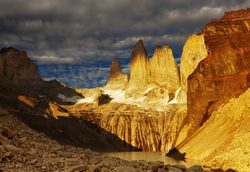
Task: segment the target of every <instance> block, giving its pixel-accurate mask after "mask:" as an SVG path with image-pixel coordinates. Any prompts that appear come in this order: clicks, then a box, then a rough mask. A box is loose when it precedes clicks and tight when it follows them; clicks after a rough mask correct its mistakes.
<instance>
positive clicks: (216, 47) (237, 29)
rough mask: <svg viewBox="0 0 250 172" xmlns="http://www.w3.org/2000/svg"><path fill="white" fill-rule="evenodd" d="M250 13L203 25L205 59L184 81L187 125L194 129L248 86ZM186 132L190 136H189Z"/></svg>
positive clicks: (227, 16) (235, 13)
mask: <svg viewBox="0 0 250 172" xmlns="http://www.w3.org/2000/svg"><path fill="white" fill-rule="evenodd" d="M249 24H250V9H247V10H240V11H236V12H228V13H225V15H224V16H223V17H222V18H221V19H220V20H213V21H211V22H210V23H209V24H208V25H206V27H205V29H204V31H203V33H204V39H205V45H206V47H207V50H208V56H207V58H205V59H204V60H202V61H201V62H200V63H199V65H198V67H197V68H196V69H195V71H194V72H193V73H192V74H191V75H190V76H189V78H188V116H187V121H188V122H189V124H190V126H192V127H193V129H192V130H191V131H192V132H193V131H194V130H195V128H197V127H199V126H200V125H201V124H202V123H204V122H205V121H206V120H207V119H208V118H209V116H210V115H211V113H212V112H213V111H215V110H216V109H217V108H218V106H219V105H221V104H222V103H225V102H227V101H228V100H229V99H230V98H232V97H234V96H237V95H239V94H241V93H242V92H244V91H245V90H246V89H247V88H248V87H249V85H250V80H249V73H250V44H249V42H250V28H249ZM192 132H190V133H192Z"/></svg>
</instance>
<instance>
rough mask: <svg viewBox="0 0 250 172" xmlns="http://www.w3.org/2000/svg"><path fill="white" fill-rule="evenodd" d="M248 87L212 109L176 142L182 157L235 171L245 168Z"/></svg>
mask: <svg viewBox="0 0 250 172" xmlns="http://www.w3.org/2000/svg"><path fill="white" fill-rule="evenodd" d="M249 100H250V89H247V91H246V92H244V93H242V94H241V95H240V96H239V97H237V98H233V99H230V101H229V102H228V103H226V104H223V105H221V106H220V107H219V108H218V110H217V111H214V112H213V113H212V115H211V117H210V118H209V119H208V120H207V121H206V122H205V123H204V124H203V126H202V127H201V128H199V129H198V130H197V131H196V132H195V133H194V135H193V136H192V137H191V138H190V139H187V140H186V141H185V142H183V143H182V144H181V145H179V146H178V149H179V150H180V151H181V152H185V153H186V158H189V159H193V160H198V161H200V162H202V163H203V164H205V165H208V166H213V167H217V168H222V169H228V168H232V169H234V170H236V171H248V170H249V157H250V153H249V150H250V142H248V140H250V133H249V132H250V131H249V125H250V116H249V113H250V102H249Z"/></svg>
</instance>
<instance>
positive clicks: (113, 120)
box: [70, 103, 186, 152]
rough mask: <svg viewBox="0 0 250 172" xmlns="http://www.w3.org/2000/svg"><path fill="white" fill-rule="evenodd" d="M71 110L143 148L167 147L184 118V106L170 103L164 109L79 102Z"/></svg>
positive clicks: (168, 147)
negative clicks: (95, 105) (167, 107)
mask: <svg viewBox="0 0 250 172" xmlns="http://www.w3.org/2000/svg"><path fill="white" fill-rule="evenodd" d="M70 111H71V112H72V114H74V115H79V116H81V118H84V119H85V120H88V121H91V122H93V123H95V124H97V125H98V126H100V127H102V128H104V129H105V130H106V131H108V132H110V133H112V134H114V135H116V136H117V137H118V138H120V139H121V140H123V141H125V142H126V143H128V144H129V145H132V146H134V147H136V148H139V149H141V150H143V151H162V152H167V151H169V150H170V149H171V148H172V147H173V145H175V143H176V141H177V137H178V135H179V132H180V129H181V126H182V124H183V122H184V120H185V116H186V108H185V106H179V105H172V106H171V107H169V110H166V111H165V112H157V111H152V110H147V109H144V108H139V107H137V106H134V105H126V104H118V103H109V104H105V105H102V106H98V107H97V108H96V107H95V108H94V107H93V106H90V105H87V104H85V105H84V104H79V105H76V106H74V107H72V108H71V109H70Z"/></svg>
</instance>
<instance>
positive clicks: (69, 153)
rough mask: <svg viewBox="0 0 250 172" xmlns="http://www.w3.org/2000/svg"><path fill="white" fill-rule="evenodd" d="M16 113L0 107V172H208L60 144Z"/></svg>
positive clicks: (196, 168)
mask: <svg viewBox="0 0 250 172" xmlns="http://www.w3.org/2000/svg"><path fill="white" fill-rule="evenodd" d="M15 113H17V112H15V111H14V110H8V111H6V110H4V109H2V108H0V131H1V134H0V142H1V144H0V171H20V172H22V171H25V172H28V171H46V172H47V171H68V172H70V171H72V172H73V171H89V172H91V171H93V172H94V171H101V172H105V171H107V172H108V171H121V172H122V171H123V172H125V171H127V172H136V171H138V172H140V171H148V172H154V171H156V172H157V171H158V172H165V171H166V172H167V171H171V170H172V171H176V172H181V171H190V172H191V171H192V170H193V171H194V170H196V171H203V170H204V171H205V170H207V171H210V169H209V168H205V169H203V168H202V167H201V166H192V167H190V168H187V169H186V167H185V166H180V165H166V164H165V165H164V163H163V162H160V161H156V162H147V161H144V160H140V161H126V160H122V159H119V158H113V157H109V156H106V155H104V154H101V153H97V152H93V151H91V150H90V149H85V148H80V147H75V146H71V145H65V144H60V143H58V142H57V141H55V140H53V139H51V138H49V137H48V136H47V135H45V134H43V133H40V132H37V131H35V130H33V129H31V128H29V127H28V126H27V125H26V124H25V123H23V122H22V121H21V120H20V119H19V118H18V117H17V116H16V115H13V114H15ZM214 171H216V170H214Z"/></svg>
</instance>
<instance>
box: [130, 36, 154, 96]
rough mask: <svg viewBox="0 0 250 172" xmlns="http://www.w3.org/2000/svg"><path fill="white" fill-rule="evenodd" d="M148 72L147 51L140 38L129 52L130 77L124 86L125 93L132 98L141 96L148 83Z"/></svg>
mask: <svg viewBox="0 0 250 172" xmlns="http://www.w3.org/2000/svg"><path fill="white" fill-rule="evenodd" d="M149 74H150V68H149V61H148V56H147V52H146V49H145V48H144V45H143V42H142V40H139V41H138V42H137V43H136V46H135V48H134V50H133V51H132V54H131V62H130V79H129V83H128V86H127V88H126V95H127V96H128V97H133V98H138V97H142V95H143V94H144V92H145V90H146V89H147V86H148V84H149ZM135 90H137V92H135Z"/></svg>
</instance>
